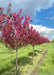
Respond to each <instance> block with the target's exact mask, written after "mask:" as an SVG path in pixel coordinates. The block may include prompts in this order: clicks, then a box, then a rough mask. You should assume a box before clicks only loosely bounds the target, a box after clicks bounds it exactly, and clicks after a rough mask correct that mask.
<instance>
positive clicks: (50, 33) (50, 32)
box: [30, 24, 54, 40]
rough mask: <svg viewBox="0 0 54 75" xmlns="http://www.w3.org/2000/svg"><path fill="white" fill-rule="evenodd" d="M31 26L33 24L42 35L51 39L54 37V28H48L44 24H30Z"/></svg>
mask: <svg viewBox="0 0 54 75" xmlns="http://www.w3.org/2000/svg"><path fill="white" fill-rule="evenodd" d="M30 26H33V28H34V29H36V31H38V32H39V33H40V34H41V35H44V36H45V37H48V38H49V39H50V40H52V39H53V38H54V29H52V28H47V27H46V26H42V25H32V24H30Z"/></svg>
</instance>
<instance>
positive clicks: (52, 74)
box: [38, 43, 54, 75]
mask: <svg viewBox="0 0 54 75" xmlns="http://www.w3.org/2000/svg"><path fill="white" fill-rule="evenodd" d="M38 75H54V44H52V43H50V44H49V48H48V53H47V55H46V56H45V59H44V61H43V62H42V64H41V67H40V69H39V74H38Z"/></svg>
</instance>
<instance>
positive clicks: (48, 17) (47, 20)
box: [32, 4, 54, 28]
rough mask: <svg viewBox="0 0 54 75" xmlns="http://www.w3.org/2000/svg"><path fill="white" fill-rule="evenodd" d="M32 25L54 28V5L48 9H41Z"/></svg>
mask: <svg viewBox="0 0 54 75" xmlns="http://www.w3.org/2000/svg"><path fill="white" fill-rule="evenodd" d="M32 24H34V25H36V24H37V25H40V24H42V25H43V26H46V27H48V28H54V4H53V6H52V7H50V8H48V9H41V10H40V12H38V11H36V16H35V17H34V18H33V23H32Z"/></svg>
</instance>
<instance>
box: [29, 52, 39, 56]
mask: <svg viewBox="0 0 54 75" xmlns="http://www.w3.org/2000/svg"><path fill="white" fill-rule="evenodd" d="M28 56H33V52H30V53H29V54H28ZM34 56H38V54H37V53H35V52H34Z"/></svg>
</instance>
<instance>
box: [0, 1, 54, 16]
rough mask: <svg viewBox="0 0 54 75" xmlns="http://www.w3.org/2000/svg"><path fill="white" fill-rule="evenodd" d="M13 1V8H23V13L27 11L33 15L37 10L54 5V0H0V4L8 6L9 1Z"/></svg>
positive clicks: (14, 9)
mask: <svg viewBox="0 0 54 75" xmlns="http://www.w3.org/2000/svg"><path fill="white" fill-rule="evenodd" d="M9 2H11V3H12V10H13V11H16V10H17V9H20V8H22V9H23V12H22V14H23V15H25V14H26V13H27V14H28V15H30V16H31V17H33V16H34V15H35V10H37V11H40V10H41V9H47V8H50V7H52V3H53V2H54V0H0V6H4V7H6V8H7V6H8V3H9Z"/></svg>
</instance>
